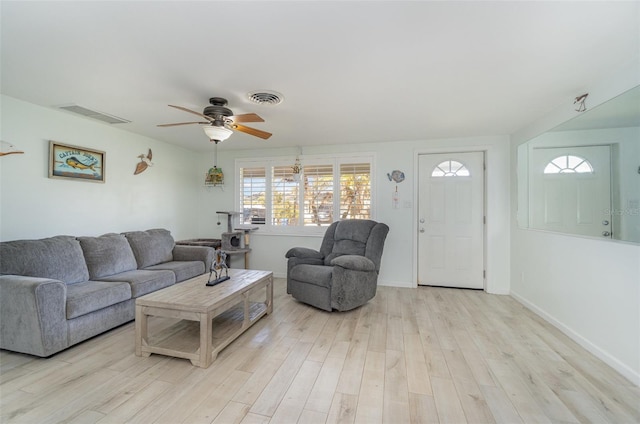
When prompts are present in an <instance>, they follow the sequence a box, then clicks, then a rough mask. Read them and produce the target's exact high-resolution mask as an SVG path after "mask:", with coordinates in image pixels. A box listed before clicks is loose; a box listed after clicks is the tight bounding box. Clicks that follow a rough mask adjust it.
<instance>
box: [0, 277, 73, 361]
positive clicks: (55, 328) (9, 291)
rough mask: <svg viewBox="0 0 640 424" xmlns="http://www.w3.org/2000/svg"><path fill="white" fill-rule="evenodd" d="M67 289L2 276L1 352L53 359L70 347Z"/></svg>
mask: <svg viewBox="0 0 640 424" xmlns="http://www.w3.org/2000/svg"><path fill="white" fill-rule="evenodd" d="M66 302H67V285H66V284H65V283H63V282H62V281H59V280H52V279H48V278H36V277H24V276H20V275H0V348H2V349H7V350H12V351H15V352H22V353H29V354H31V355H37V356H49V355H52V354H54V353H56V352H58V351H60V350H62V349H65V348H66V347H68V337H67V333H68V330H67V318H66Z"/></svg>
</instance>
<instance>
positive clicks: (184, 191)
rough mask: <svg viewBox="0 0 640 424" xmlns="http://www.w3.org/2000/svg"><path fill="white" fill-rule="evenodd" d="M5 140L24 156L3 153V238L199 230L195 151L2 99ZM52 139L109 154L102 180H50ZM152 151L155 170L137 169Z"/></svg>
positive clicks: (0, 203)
mask: <svg viewBox="0 0 640 424" xmlns="http://www.w3.org/2000/svg"><path fill="white" fill-rule="evenodd" d="M1 102H2V103H1V106H2V118H1V119H2V120H1V124H2V125H1V127H0V128H1V134H0V138H1V139H2V140H4V141H7V142H9V143H12V144H14V145H15V146H16V147H17V148H19V150H22V151H24V152H25V153H24V154H16V155H7V156H3V157H0V240H3V241H6V240H15V239H28V238H41V237H48V236H53V235H57V234H69V235H89V236H90V235H100V234H104V233H107V232H122V231H130V230H145V229H149V228H158V227H162V228H167V229H169V230H170V231H171V232H172V233H173V235H174V237H175V238H176V239H179V238H188V237H194V236H196V231H197V217H198V213H197V211H196V208H195V207H194V205H195V204H197V202H198V195H199V193H198V187H199V183H200V178H199V175H198V174H197V173H196V171H195V169H194V167H193V164H194V163H196V162H197V155H196V154H195V153H194V152H190V151H188V150H184V149H180V148H179V147H176V146H173V145H169V144H166V143H162V142H159V141H156V140H152V139H149V138H146V137H142V136H138V135H135V134H132V133H130V132H127V131H123V130H122V129H121V128H123V129H124V128H126V124H120V125H121V126H120V127H119V126H117V125H109V124H104V123H101V122H99V121H94V120H91V119H88V118H83V117H76V116H75V115H72V114H70V113H67V112H62V111H58V110H54V109H51V108H44V107H39V106H36V105H33V104H30V103H26V102H23V101H19V100H16V99H14V98H11V97H7V96H2V97H1ZM49 140H55V141H57V142H60V143H64V144H70V145H76V146H82V147H87V148H93V149H96V150H102V151H105V152H106V158H105V177H106V182H105V183H104V184H100V183H92V182H86V181H74V180H61V179H50V178H48V161H49ZM149 148H151V149H152V150H153V163H154V166H153V168H150V169H148V170H146V171H145V172H143V173H142V174H139V175H135V176H134V175H133V171H134V169H135V167H136V164H137V163H138V162H139V160H140V159H138V158H137V156H138V155H139V154H141V153H146V152H147V150H148V149H149Z"/></svg>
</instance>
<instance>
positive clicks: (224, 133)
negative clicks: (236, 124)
mask: <svg viewBox="0 0 640 424" xmlns="http://www.w3.org/2000/svg"><path fill="white" fill-rule="evenodd" d="M202 129H204V133H205V134H206V135H207V137H209V140H211V141H215V142H219V141H225V140H226V139H227V138H229V137H230V136H231V134H233V131H231V130H230V129H229V128H225V127H218V126H214V125H208V126H206V127H202Z"/></svg>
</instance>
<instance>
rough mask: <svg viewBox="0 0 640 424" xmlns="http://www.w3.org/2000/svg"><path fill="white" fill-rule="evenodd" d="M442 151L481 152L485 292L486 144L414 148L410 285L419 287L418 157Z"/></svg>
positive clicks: (487, 220) (486, 219) (456, 152)
mask: <svg viewBox="0 0 640 424" xmlns="http://www.w3.org/2000/svg"><path fill="white" fill-rule="evenodd" d="M443 153H445V154H446V153H451V154H458V153H482V157H483V163H484V166H483V172H482V186H483V197H482V213H483V215H484V221H483V225H482V266H483V269H484V271H485V275H484V278H483V288H482V290H483V291H485V292H487V291H488V290H487V289H488V287H487V275H488V274H489V270H488V269H487V256H488V253H489V252H488V248H489V246H488V244H487V224H488V222H489V216H488V210H487V192H488V190H487V188H488V187H487V154H488V147H486V146H477V147H476V148H474V146H465V147H458V148H456V147H444V148H432V149H416V150H414V155H413V156H414V157H413V169H414V170H415V179H414V181H415V184H414V185H413V204H414V205H415V207H414V208H413V225H412V230H413V238H412V239H413V271H412V278H411V285H412V287H413V288H417V287H420V286H419V285H418V260H419V259H418V256H419V255H418V231H419V225H418V207H419V205H420V203H419V197H420V176H419V172H420V167H419V159H420V156H421V155H431V154H443Z"/></svg>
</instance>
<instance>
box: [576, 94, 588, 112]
mask: <svg viewBox="0 0 640 424" xmlns="http://www.w3.org/2000/svg"><path fill="white" fill-rule="evenodd" d="M588 95H589V93H584V94H583V95H581V96H578V97H576V99H575V100H574V102H573V104H574V105H575V104H577V105H578V109H576V112H584V111H585V110H587V105H585V104H584V102H585V101H586V100H587V96H588Z"/></svg>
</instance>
